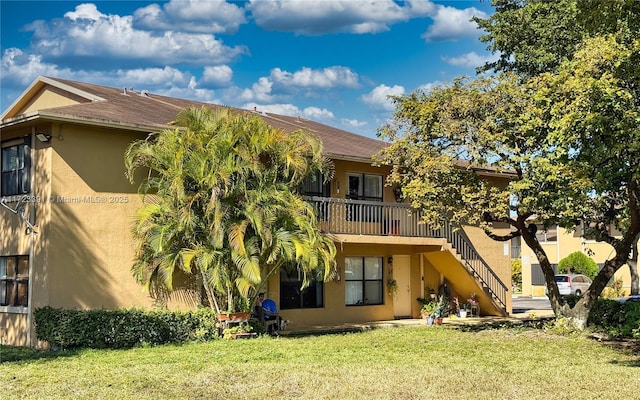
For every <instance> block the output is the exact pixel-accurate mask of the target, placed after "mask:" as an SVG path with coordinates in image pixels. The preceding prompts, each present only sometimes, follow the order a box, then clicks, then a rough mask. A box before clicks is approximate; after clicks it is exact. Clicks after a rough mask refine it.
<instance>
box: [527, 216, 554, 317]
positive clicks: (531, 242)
mask: <svg viewBox="0 0 640 400" xmlns="http://www.w3.org/2000/svg"><path fill="white" fill-rule="evenodd" d="M534 226H535V225H534ZM518 230H519V231H520V234H521V236H522V239H523V240H524V241H525V243H526V244H527V246H529V248H530V249H531V250H533V254H535V256H536V258H537V259H538V262H539V263H540V268H542V273H543V274H544V280H545V282H546V284H547V291H548V296H549V302H550V303H551V309H552V310H553V313H554V314H555V315H556V317H558V316H561V315H563V306H562V303H561V301H560V291H559V290H558V284H557V283H556V280H555V272H554V270H553V267H552V266H551V263H550V262H549V257H547V253H546V252H545V251H544V249H543V248H542V246H541V245H540V242H539V241H538V239H537V238H536V234H535V230H530V229H529V228H528V227H527V226H524V225H522V226H520V227H518Z"/></svg>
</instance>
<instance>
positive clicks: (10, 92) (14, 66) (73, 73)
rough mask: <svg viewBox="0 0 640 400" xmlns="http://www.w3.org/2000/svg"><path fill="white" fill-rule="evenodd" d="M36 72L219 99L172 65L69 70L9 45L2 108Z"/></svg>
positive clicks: (2, 72) (2, 71)
mask: <svg viewBox="0 0 640 400" xmlns="http://www.w3.org/2000/svg"><path fill="white" fill-rule="evenodd" d="M39 75H44V76H52V77H55V78H62V79H70V80H75V81H81V82H90V83H93V84H98V85H105V86H111V87H133V88H135V89H136V90H143V89H144V90H149V91H151V92H153V93H156V94H162V95H166V96H173V97H179V98H185V99H194V100H199V101H203V102H214V103H220V101H219V100H217V99H216V97H215V92H214V91H212V90H207V89H205V88H201V87H199V85H198V84H197V82H196V79H195V77H194V76H193V75H192V74H191V73H190V72H188V71H181V70H179V69H176V68H173V67H168V66H167V67H164V68H135V69H110V70H103V71H91V70H81V69H79V70H71V69H68V68H60V67H58V66H56V65H53V64H49V63H45V62H43V61H42V57H40V56H37V55H33V54H28V53H25V52H24V51H22V50H20V49H16V48H10V49H7V50H5V52H4V54H3V55H2V59H1V62H0V76H1V77H2V98H1V99H0V105H1V106H2V107H1V108H2V109H3V110H4V109H5V108H6V107H8V106H9V105H10V104H11V103H13V101H15V99H16V98H17V97H18V96H19V95H20V94H21V93H22V91H23V90H24V89H25V88H26V87H27V86H29V85H30V84H31V82H33V81H34V80H35V79H36V78H37V77H38V76H39Z"/></svg>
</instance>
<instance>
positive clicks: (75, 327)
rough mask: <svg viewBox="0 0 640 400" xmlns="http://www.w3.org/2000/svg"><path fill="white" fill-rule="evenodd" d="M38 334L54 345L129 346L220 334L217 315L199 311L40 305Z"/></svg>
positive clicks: (194, 338)
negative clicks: (84, 308)
mask: <svg viewBox="0 0 640 400" xmlns="http://www.w3.org/2000/svg"><path fill="white" fill-rule="evenodd" d="M34 322H35V327H36V336H37V338H38V339H39V340H44V341H46V342H48V343H49V345H50V346H51V347H52V348H62V349H70V348H100V349H102V348H110V349H119V348H130V347H134V346H139V345H143V344H149V345H160V344H167V343H182V342H186V341H191V340H211V339H214V338H216V337H217V336H218V331H217V328H216V318H215V314H214V313H212V312H211V311H210V310H208V309H200V310H197V311H188V312H177V311H144V310H139V309H119V310H113V311H111V310H86V311H82V310H65V309H56V308H51V307H43V308H37V309H36V310H35V313H34Z"/></svg>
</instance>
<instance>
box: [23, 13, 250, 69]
mask: <svg viewBox="0 0 640 400" xmlns="http://www.w3.org/2000/svg"><path fill="white" fill-rule="evenodd" d="M132 22H133V17H132V16H119V15H112V14H111V15H106V14H103V13H101V12H99V11H98V9H97V8H96V7H95V5H93V4H81V5H79V6H77V7H76V8H75V11H71V12H67V13H66V14H65V18H63V19H54V20H52V21H50V22H45V21H36V22H34V23H32V24H30V25H29V26H28V27H27V29H29V30H32V31H33V32H34V33H33V36H32V39H31V46H32V49H33V51H34V52H37V53H38V54H41V55H42V56H43V57H44V58H43V59H45V60H46V59H50V58H53V59H56V60H57V61H59V62H64V61H65V60H68V59H72V60H77V59H78V58H82V59H83V60H84V61H85V62H86V63H92V62H93V63H96V64H99V65H103V66H104V65H109V63H110V62H113V63H114V65H115V63H119V64H122V63H123V62H124V63H126V62H132V63H134V62H135V63H138V65H139V63H140V62H148V63H152V64H154V65H158V64H161V65H167V64H172V63H198V64H212V63H215V64H217V63H225V62H228V61H230V60H232V59H234V58H236V57H237V56H239V55H241V54H243V53H246V52H247V50H246V49H245V48H244V47H242V46H240V47H233V48H232V47H228V46H225V45H224V44H223V43H222V41H220V40H217V39H215V38H214V37H213V36H212V35H207V34H191V33H183V32H173V31H165V32H163V33H162V34H157V35H154V34H152V33H150V32H146V31H141V30H137V29H135V28H134V27H133V25H132Z"/></svg>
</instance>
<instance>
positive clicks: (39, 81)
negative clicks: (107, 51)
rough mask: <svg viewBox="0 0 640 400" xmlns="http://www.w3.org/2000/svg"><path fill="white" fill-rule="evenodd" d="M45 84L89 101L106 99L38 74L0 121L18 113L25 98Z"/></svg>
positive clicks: (0, 117)
mask: <svg viewBox="0 0 640 400" xmlns="http://www.w3.org/2000/svg"><path fill="white" fill-rule="evenodd" d="M45 85H50V86H54V87H56V88H58V89H61V90H64V91H67V92H69V93H72V94H75V95H77V96H80V97H82V98H85V99H87V100H89V101H104V100H105V99H103V98H102V97H100V96H96V95H95V94H93V93H89V92H86V91H84V90H81V89H78V88H75V87H73V86H70V85H67V84H66V83H62V82H59V81H57V80H55V79H51V78H47V77H46V76H38V77H37V78H36V79H35V80H34V81H33V82H31V85H29V87H27V88H26V89H25V90H24V92H22V94H20V96H18V98H17V99H16V100H15V101H14V102H13V103H12V104H11V105H10V106H9V108H7V110H6V111H5V112H4V113H3V114H2V115H1V116H0V121H4V120H5V119H7V116H8V115H15V114H16V113H17V109H18V108H19V107H20V106H21V105H22V104H23V103H24V101H25V99H29V98H31V97H32V96H33V95H34V94H35V92H36V91H38V90H40V89H41V88H42V87H44V86H45ZM11 118H13V117H11Z"/></svg>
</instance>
